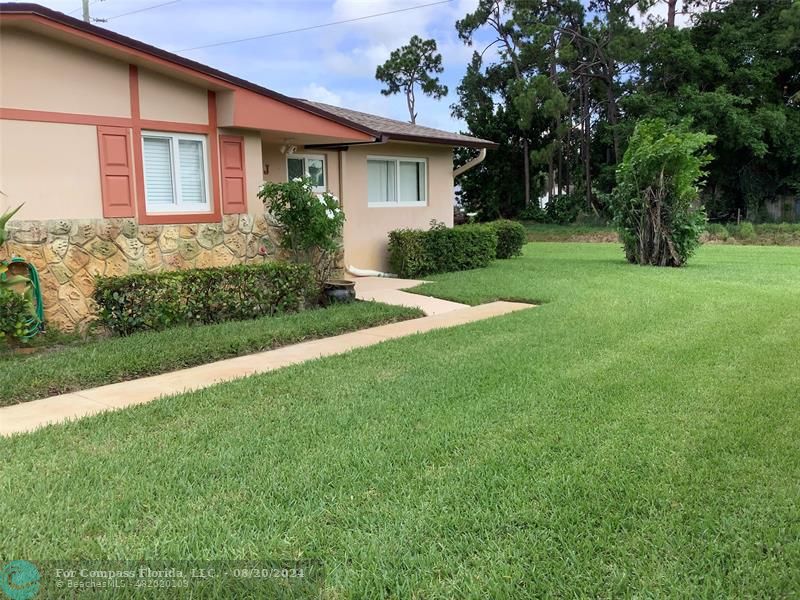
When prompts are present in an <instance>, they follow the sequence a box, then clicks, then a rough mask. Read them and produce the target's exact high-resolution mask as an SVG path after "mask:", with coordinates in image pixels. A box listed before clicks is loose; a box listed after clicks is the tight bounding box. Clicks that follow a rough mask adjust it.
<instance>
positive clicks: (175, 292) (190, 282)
mask: <svg viewBox="0 0 800 600" xmlns="http://www.w3.org/2000/svg"><path fill="white" fill-rule="evenodd" d="M317 298H318V288H317V286H316V285H315V282H314V275H313V272H312V270H311V268H310V267H309V266H308V265H295V264H289V263H282V262H271V263H263V264H257V265H236V266H232V267H220V268H214V269H188V270H184V271H170V272H166V273H156V274H153V273H145V274H136V275H127V276H125V277H100V278H98V280H97V283H96V287H95V293H94V299H95V301H96V302H97V306H98V316H99V319H100V322H101V323H102V324H103V325H105V326H106V327H108V328H109V329H110V330H111V331H113V332H114V333H118V334H121V335H128V334H131V333H134V332H136V331H143V330H159V329H165V328H167V327H172V326H175V325H191V324H207V323H219V322H222V321H232V320H244V319H253V318H255V317H261V316H266V315H274V314H278V313H286V312H293V311H297V310H300V309H302V308H303V307H304V306H306V305H307V304H311V303H313V302H315V301H316V300H317Z"/></svg>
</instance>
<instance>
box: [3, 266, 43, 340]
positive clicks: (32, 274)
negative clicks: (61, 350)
mask: <svg viewBox="0 0 800 600" xmlns="http://www.w3.org/2000/svg"><path fill="white" fill-rule="evenodd" d="M4 262H5V263H6V264H9V263H24V264H25V266H27V267H28V279H30V281H31V289H32V291H33V301H34V307H33V308H34V311H33V314H32V315H30V316H28V317H27V318H26V319H25V329H24V330H23V332H22V335H20V339H22V340H29V339H31V338H32V337H33V336H35V335H36V334H37V333H39V332H40V331H42V330H43V329H44V306H43V304H42V288H41V285H40V284H39V272H38V271H37V270H36V267H34V266H33V265H32V264H31V263H29V262H28V261H26V260H25V259H24V258H19V257H14V258H12V259H11V260H10V261H4ZM6 277H7V274H6V273H3V275H2V278H3V279H5V278H6Z"/></svg>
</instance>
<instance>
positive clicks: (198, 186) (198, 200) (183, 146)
mask: <svg viewBox="0 0 800 600" xmlns="http://www.w3.org/2000/svg"><path fill="white" fill-rule="evenodd" d="M142 153H143V157H144V192H145V193H144V196H145V202H146V205H147V212H148V213H181V212H192V213H195V212H196V213H203V212H209V211H210V210H211V202H210V198H209V193H208V152H207V151H206V136H204V135H193V134H189V133H162V132H156V131H144V132H142Z"/></svg>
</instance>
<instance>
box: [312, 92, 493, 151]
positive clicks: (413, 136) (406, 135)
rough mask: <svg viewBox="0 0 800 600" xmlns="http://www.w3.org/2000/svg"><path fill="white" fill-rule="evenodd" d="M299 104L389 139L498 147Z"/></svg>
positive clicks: (400, 123)
mask: <svg viewBox="0 0 800 600" xmlns="http://www.w3.org/2000/svg"><path fill="white" fill-rule="evenodd" d="M301 102H303V103H305V104H308V105H310V106H312V107H314V108H317V109H319V110H323V111H325V112H328V113H330V114H332V115H335V116H337V117H339V118H340V119H344V120H345V121H350V122H351V123H353V124H355V125H361V126H362V127H366V128H368V129H371V130H372V131H376V132H378V133H381V134H383V135H385V136H386V137H388V138H389V139H392V140H402V141H408V142H423V143H429V144H431V143H432V144H447V145H450V146H466V147H470V148H496V147H497V144H496V143H495V142H490V141H489V140H483V139H481V138H476V137H472V136H469V135H462V134H460V133H451V132H449V131H443V130H441V129H434V128H433V127H425V126H424V125H412V124H411V123H406V122H404V121H397V120H395V119H387V118H386V117H381V116H378V115H373V114H370V113H365V112H361V111H358V110H352V109H349V108H341V107H339V106H333V105H332V104H325V103H324V102H312V101H310V100H301Z"/></svg>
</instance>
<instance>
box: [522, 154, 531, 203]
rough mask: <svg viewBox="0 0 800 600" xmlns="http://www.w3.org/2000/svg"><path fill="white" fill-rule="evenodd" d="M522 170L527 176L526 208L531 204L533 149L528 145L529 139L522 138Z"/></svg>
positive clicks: (525, 176) (524, 175)
mask: <svg viewBox="0 0 800 600" xmlns="http://www.w3.org/2000/svg"><path fill="white" fill-rule="evenodd" d="M522 155H523V159H524V160H523V163H522V171H523V177H524V178H525V208H528V207H529V206H530V205H531V164H530V163H531V151H530V148H529V147H528V140H527V139H524V140H522Z"/></svg>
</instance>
